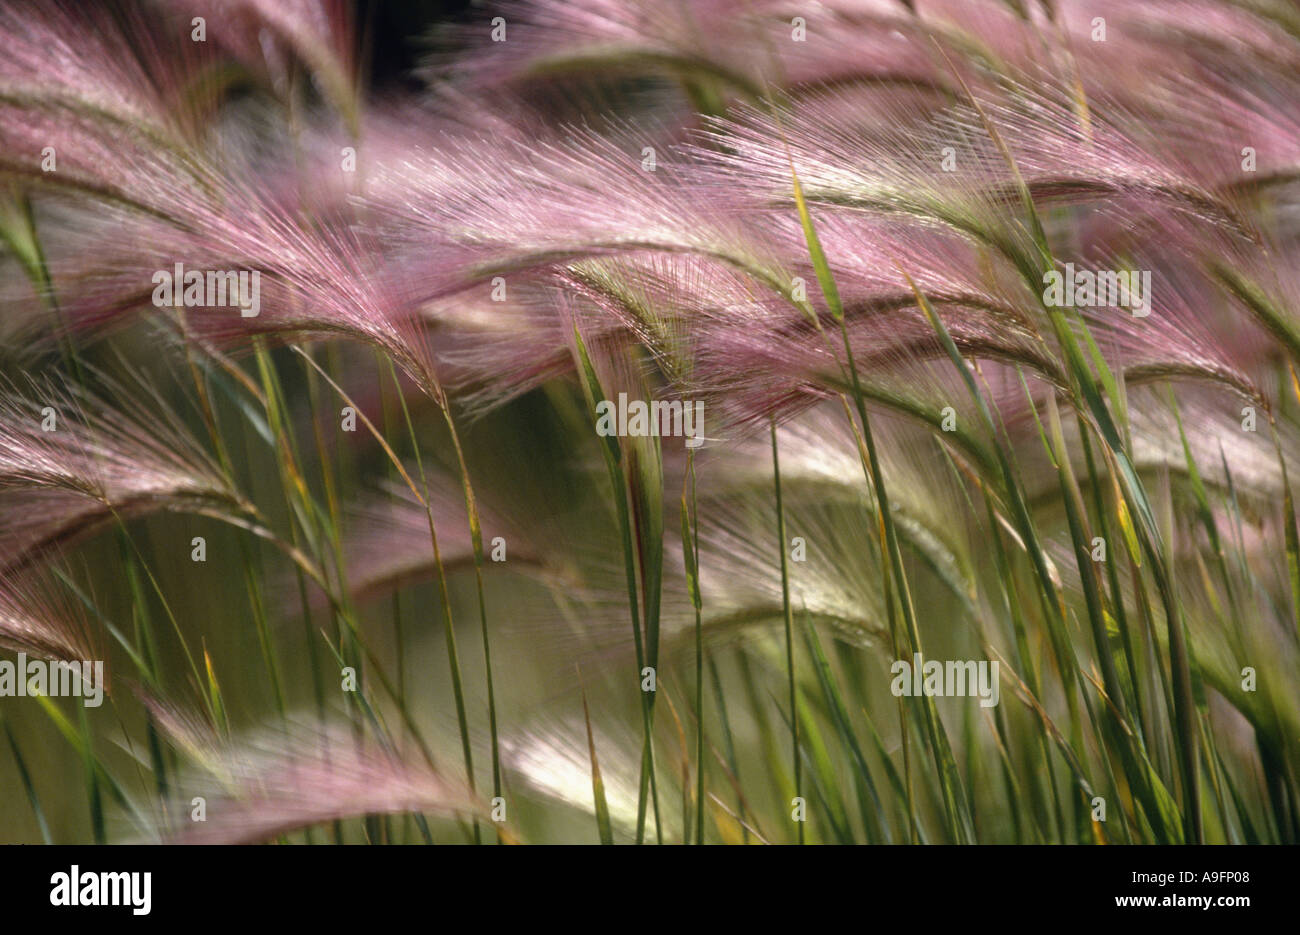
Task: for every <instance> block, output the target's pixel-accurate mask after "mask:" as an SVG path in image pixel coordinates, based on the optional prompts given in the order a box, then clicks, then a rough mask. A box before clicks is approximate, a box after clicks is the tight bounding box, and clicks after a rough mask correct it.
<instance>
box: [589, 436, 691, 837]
mask: <svg viewBox="0 0 1300 935" xmlns="http://www.w3.org/2000/svg"><path fill="white" fill-rule="evenodd" d="M688 484H689V487H690V492H691V498H690V507H689V511H688V509H687V502H686V489H687V485H688ZM682 557H683V559H684V561H685V565H686V585H687V589H688V590H689V592H690V596H691V605H692V606H693V607H694V609H695V843H696V844H703V843H704V622H703V615H702V609H703V601H702V600H701V598H700V513H699V502H698V500H697V499H696V491H695V452H694V451H693V450H690V449H688V450H687V452H686V477H685V478H683V480H682ZM593 760H594V754H593Z"/></svg>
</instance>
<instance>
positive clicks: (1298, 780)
mask: <svg viewBox="0 0 1300 935" xmlns="http://www.w3.org/2000/svg"><path fill="white" fill-rule="evenodd" d="M368 11H369V7H364V8H362V9H360V10H357V9H354V8H352V7H351V6H350V5H347V4H345V3H343V2H341V0H339V2H331V0H320V2H313V0H293V2H288V3H285V2H278V3H271V2H263V0H230V2H215V0H214V2H203V0H157V2H140V3H133V2H121V3H109V4H105V5H102V6H97V5H93V4H72V3H36V4H31V3H16V2H15V3H8V4H5V5H4V6H3V7H2V8H0V50H2V51H0V111H2V113H0V174H3V176H4V182H5V185H4V189H3V196H2V198H0V234H3V244H4V247H5V251H4V253H3V259H2V260H0V262H2V263H3V268H4V271H5V275H4V278H3V281H2V282H3V287H2V288H3V294H2V299H0V301H2V302H3V319H2V321H0V327H2V328H3V333H4V360H3V368H4V382H3V387H2V389H0V517H2V520H0V641H2V642H3V643H4V644H5V646H6V648H7V649H8V650H10V652H8V653H7V654H6V655H5V656H4V657H3V659H4V662H3V663H0V694H2V695H3V698H0V723H3V729H4V733H5V744H4V749H5V755H4V759H3V761H2V765H0V777H2V781H3V784H4V787H5V788H12V789H19V788H21V789H22V790H23V792H24V794H23V795H21V796H18V795H15V796H10V797H6V798H5V799H4V804H3V813H2V817H0V823H2V826H3V837H4V839H5V840H7V841H39V840H44V841H47V842H48V841H56V842H78V841H105V840H160V839H161V840H166V841H178V842H253V841H281V842H318V843H319V842H361V841H368V842H372V843H379V842H386V843H400V842H420V841H425V842H433V841H437V842H455V841H480V842H492V841H502V842H516V841H521V842H588V841H590V842H595V841H601V842H604V843H610V842H619V841H636V842H651V841H656V842H666V843H676V842H685V843H704V842H708V843H742V842H744V843H790V842H807V843H821V842H845V843H847V842H876V843H884V842H890V843H903V842H911V843H939V842H980V843H988V842H991V843H1007V842H1026V843H1028V842H1063V843H1109V842H1139V843H1176V842H1230V843H1256V842H1291V843H1294V842H1296V841H1297V839H1300V746H1298V744H1297V738H1298V737H1300V697H1298V694H1297V665H1298V664H1300V651H1298V650H1300V647H1298V645H1297V640H1298V639H1300V545H1298V540H1297V527H1296V517H1295V509H1294V504H1293V496H1292V493H1291V489H1290V486H1289V481H1288V477H1289V475H1295V474H1296V473H1298V472H1300V421H1298V418H1300V380H1298V379H1297V376H1296V364H1297V362H1298V361H1300V280H1298V279H1297V276H1296V270H1297V269H1300V263H1298V262H1297V261H1298V260H1300V249H1298V248H1300V241H1298V240H1297V233H1300V229H1298V227H1297V218H1300V213H1298V210H1297V209H1298V208H1300V182H1298V177H1297V170H1298V169H1300V124H1298V123H1297V115H1296V110H1295V106H1294V102H1295V101H1296V100H1297V97H1300V12H1298V11H1297V8H1296V7H1295V6H1294V4H1291V3H1288V2H1286V0H1257V2H1250V3H1242V2H1229V0H1214V2H1212V0H1185V2H1177V3H1168V2H1144V0H1126V2H1112V0H1088V2H1073V0H1070V2H1052V3H1048V2H1035V0H1024V2H1021V0H1005V2H994V0H964V2H935V3H930V2H926V3H913V2H910V0H897V2H894V0H878V2H873V0H830V2H824V3H815V4H814V3H807V2H804V0H782V2H769V0H744V2H741V0H696V2H690V3H667V4H666V3H651V2H640V0H535V2H520V3H501V4H497V5H495V6H494V7H492V8H491V9H484V10H482V11H478V12H476V13H475V15H474V16H473V17H471V18H470V19H468V20H464V21H462V22H460V23H459V24H458V25H454V26H446V25H444V26H441V27H438V28H437V29H436V30H434V31H433V34H432V35H431V36H428V37H425V41H424V42H423V43H422V45H421V48H422V50H423V52H422V59H421V62H422V64H421V65H420V67H419V68H418V69H417V70H416V71H415V73H414V74H412V75H408V76H405V77H404V78H403V79H402V80H401V81H400V82H397V83H390V84H388V85H385V86H383V87H372V86H370V85H369V83H368V82H369V77H368V76H370V75H372V74H374V73H375V71H374V69H372V67H371V62H372V58H373V55H374V54H375V53H374V52H373V50H372V48H371V46H370V44H369V40H368V38H367V37H368V36H370V35H372V31H371V27H373V26H374V21H373V18H372V15H373V14H372V13H371V12H368ZM674 420H676V421H674ZM661 429H662V431H661ZM91 660H100V661H102V662H104V663H105V664H106V665H105V670H104V671H105V673H106V674H105V676H104V681H105V683H106V684H105V685H104V686H103V687H104V689H105V696H104V700H105V701H106V702H107V703H105V704H102V705H100V706H96V707H91V706H89V705H88V704H86V703H84V702H86V700H87V698H86V697H85V695H84V694H83V693H81V692H80V691H79V689H87V690H88V689H89V688H90V687H91V686H88V685H85V684H83V683H82V682H81V681H78V680H77V679H76V678H73V679H72V680H71V681H69V680H68V679H66V678H65V679H64V681H63V683H62V684H61V686H60V687H61V688H63V689H64V691H63V692H59V691H55V690H53V688H54V687H55V685H56V683H55V680H54V676H53V675H51V676H50V678H49V680H48V682H47V681H46V680H45V679H44V677H43V676H42V677H41V678H39V679H37V681H35V682H32V681H30V680H29V676H28V673H30V672H35V671H37V670H36V669H34V668H33V666H34V665H37V664H39V665H45V664H46V663H53V662H67V663H80V662H83V661H91ZM6 665H7V666H8V671H7V680H6V671H5V667H6ZM39 671H40V672H42V673H44V672H47V671H48V672H50V673H58V672H61V671H63V670H61V669H59V668H57V667H52V668H48V669H40V670H39ZM78 671H85V672H88V671H90V670H88V669H84V670H78ZM932 674H937V675H936V677H935V678H934V679H933V681H932V680H931V675H932ZM954 676H960V677H961V678H960V679H959V680H958V681H957V682H956V683H955V687H956V689H957V690H956V691H954V690H953V689H954V681H953V677H954ZM31 678H36V676H31ZM83 681H84V680H83ZM70 689H77V690H70ZM62 694H71V695H72V697H61V696H60V695H62Z"/></svg>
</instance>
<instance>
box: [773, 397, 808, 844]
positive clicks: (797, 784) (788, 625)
mask: <svg viewBox="0 0 1300 935" xmlns="http://www.w3.org/2000/svg"><path fill="white" fill-rule="evenodd" d="M768 425H769V428H770V430H771V434H772V487H773V490H774V491H775V493H776V546H777V552H778V554H779V555H780V556H781V611H782V614H783V616H784V619H785V668H786V680H787V682H788V684H789V689H790V746H791V752H792V758H793V760H794V794H795V796H796V797H797V798H798V799H799V800H800V801H801V802H802V801H804V798H803V769H802V764H801V762H800V757H799V710H798V696H797V694H796V690H795V683H794V615H793V613H792V612H791V610H790V567H789V560H788V559H787V558H786V554H785V508H784V506H783V505H782V502H781V457H780V454H779V453H778V450H777V448H778V446H777V443H776V420H775V419H772V420H771V421H770V422H769V423H768ZM796 824H797V825H798V826H799V843H800V844H803V843H804V837H805V834H804V825H805V824H806V822H805V821H799V822H796Z"/></svg>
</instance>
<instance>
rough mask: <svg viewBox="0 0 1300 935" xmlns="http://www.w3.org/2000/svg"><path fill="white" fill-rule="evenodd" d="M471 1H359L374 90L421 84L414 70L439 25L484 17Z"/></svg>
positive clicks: (357, 12)
mask: <svg viewBox="0 0 1300 935" xmlns="http://www.w3.org/2000/svg"><path fill="white" fill-rule="evenodd" d="M485 12H486V8H485V6H484V5H483V4H482V3H472V2H470V0H356V14H357V23H358V25H360V26H361V30H362V31H361V34H362V35H363V36H364V37H365V41H366V52H367V54H368V58H369V61H368V64H369V72H370V73H369V78H370V84H371V87H373V88H375V89H379V90H382V89H385V88H393V87H400V86H402V85H412V86H414V85H418V82H415V81H414V80H413V79H412V78H411V70H412V69H413V68H415V66H416V65H418V64H419V62H420V58H421V56H422V55H423V54H425V52H427V51H428V48H429V36H430V33H431V32H433V31H434V30H435V29H436V28H437V27H438V26H439V25H441V24H446V23H457V22H464V21H466V20H470V19H473V18H474V17H476V16H481V15H484V13H485Z"/></svg>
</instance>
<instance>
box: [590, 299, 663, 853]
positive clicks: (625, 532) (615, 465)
mask: <svg viewBox="0 0 1300 935" xmlns="http://www.w3.org/2000/svg"><path fill="white" fill-rule="evenodd" d="M573 340H574V346H575V347H576V349H577V352H578V362H579V365H580V367H581V370H582V380H581V381H580V382H581V384H582V392H583V395H584V396H585V397H586V400H587V408H588V410H589V411H590V412H591V413H592V414H593V418H594V417H595V411H596V401H597V400H598V399H604V398H605V393H604V390H603V389H602V388H601V385H600V377H599V376H597V374H596V368H595V367H594V366H593V365H592V363H591V356H590V355H589V354H588V353H587V345H586V343H585V342H584V341H583V340H582V334H581V332H580V331H579V330H578V325H577V323H576V322H575V323H574V326H573ZM600 450H601V454H602V455H603V457H604V460H605V469H606V472H607V474H608V476H609V484H610V493H611V495H612V496H613V498H614V507H615V513H616V514H617V518H618V528H619V535H620V537H621V539H622V548H623V570H624V578H625V580H626V583H627V600H628V607H629V609H630V610H631V614H632V642H633V647H634V649H635V652H636V684H637V685H638V689H639V687H640V680H641V678H642V677H643V676H642V674H641V673H642V671H643V670H644V669H645V665H646V654H645V646H644V643H643V640H642V638H641V611H640V602H639V600H638V598H637V573H636V561H635V558H634V555H635V553H634V551H633V545H632V519H631V515H630V510H629V508H628V502H627V492H626V482H625V481H624V475H623V467H622V460H623V452H622V449H621V448H620V447H619V444H618V439H617V438H615V437H614V436H612V435H609V436H604V440H603V444H601V446H600ZM640 696H641V698H640V700H641V730H642V743H641V775H640V780H639V784H638V791H637V816H636V843H637V844H641V843H643V842H644V841H645V820H646V803H647V796H648V795H649V796H650V797H651V798H653V800H654V811H655V827H656V830H657V829H658V828H659V802H658V794H657V792H656V791H655V783H654V708H653V704H652V699H653V693H651V692H646V691H641V692H640Z"/></svg>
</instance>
